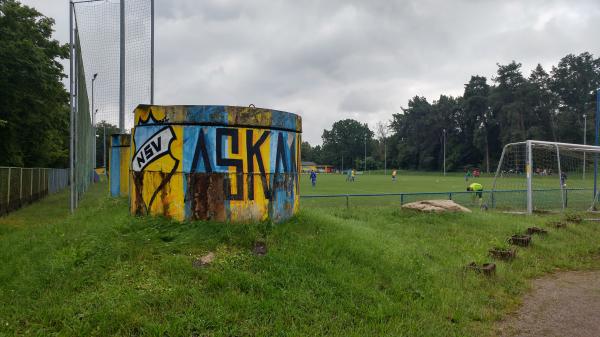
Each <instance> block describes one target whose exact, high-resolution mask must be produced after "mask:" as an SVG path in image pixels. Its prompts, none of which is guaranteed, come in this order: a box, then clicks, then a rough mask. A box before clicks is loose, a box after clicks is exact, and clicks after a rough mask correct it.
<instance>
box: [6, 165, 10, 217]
mask: <svg viewBox="0 0 600 337" xmlns="http://www.w3.org/2000/svg"><path fill="white" fill-rule="evenodd" d="M6 207H7V209H10V167H9V168H8V188H7V189H6Z"/></svg>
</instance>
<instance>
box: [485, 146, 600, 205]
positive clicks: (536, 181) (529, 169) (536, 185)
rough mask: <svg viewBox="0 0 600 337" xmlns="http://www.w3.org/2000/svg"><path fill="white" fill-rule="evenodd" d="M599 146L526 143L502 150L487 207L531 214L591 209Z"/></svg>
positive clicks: (593, 203) (594, 198) (599, 157)
mask: <svg viewBox="0 0 600 337" xmlns="http://www.w3.org/2000/svg"><path fill="white" fill-rule="evenodd" d="M599 154H600V146H590V145H581V144H568V143H557V142H546V141H537V140H528V141H524V142H519V143H511V144H507V145H506V146H504V149H503V150H502V155H501V156H500V161H499V163H498V168H497V170H496V175H495V176H494V182H493V184H492V190H491V192H490V193H489V197H488V198H489V199H488V200H487V204H488V205H489V207H491V208H495V209H500V210H510V211H518V212H527V213H532V212H536V211H563V210H566V209H572V210H589V209H595V206H596V201H597V198H596V197H595V196H596V194H597V191H596V187H597V171H595V169H596V168H597V165H595V163H597V162H598V159H600V155H599Z"/></svg>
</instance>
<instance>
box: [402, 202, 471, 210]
mask: <svg viewBox="0 0 600 337" xmlns="http://www.w3.org/2000/svg"><path fill="white" fill-rule="evenodd" d="M402 208H408V209H416V210H418V211H422V212H435V213H441V212H465V213H470V212H471V210H470V209H468V208H466V207H463V206H461V205H459V204H457V203H455V202H454V201H452V200H422V201H416V202H411V203H408V204H405V205H403V206H402Z"/></svg>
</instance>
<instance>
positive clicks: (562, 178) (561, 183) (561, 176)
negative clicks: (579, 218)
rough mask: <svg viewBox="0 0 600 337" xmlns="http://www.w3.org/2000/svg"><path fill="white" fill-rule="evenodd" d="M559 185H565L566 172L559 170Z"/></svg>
mask: <svg viewBox="0 0 600 337" xmlns="http://www.w3.org/2000/svg"><path fill="white" fill-rule="evenodd" d="M560 185H561V186H562V187H567V173H566V172H564V171H561V172H560Z"/></svg>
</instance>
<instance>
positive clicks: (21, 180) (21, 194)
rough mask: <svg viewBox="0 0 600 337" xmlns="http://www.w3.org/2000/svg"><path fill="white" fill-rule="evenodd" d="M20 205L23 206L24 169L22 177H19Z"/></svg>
mask: <svg viewBox="0 0 600 337" xmlns="http://www.w3.org/2000/svg"><path fill="white" fill-rule="evenodd" d="M19 178H20V179H19V180H20V183H19V205H23V168H22V167H21V175H20V177H19Z"/></svg>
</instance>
